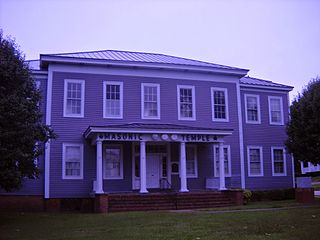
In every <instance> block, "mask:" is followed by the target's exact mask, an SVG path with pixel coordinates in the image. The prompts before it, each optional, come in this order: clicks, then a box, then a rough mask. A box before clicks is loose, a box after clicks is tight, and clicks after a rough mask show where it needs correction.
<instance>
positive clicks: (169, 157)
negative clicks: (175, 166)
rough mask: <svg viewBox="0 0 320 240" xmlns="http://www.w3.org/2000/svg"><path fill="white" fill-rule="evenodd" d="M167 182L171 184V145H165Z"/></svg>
mask: <svg viewBox="0 0 320 240" xmlns="http://www.w3.org/2000/svg"><path fill="white" fill-rule="evenodd" d="M167 180H168V182H169V183H170V185H171V184H172V182H171V180H172V176H171V144H170V143H167Z"/></svg>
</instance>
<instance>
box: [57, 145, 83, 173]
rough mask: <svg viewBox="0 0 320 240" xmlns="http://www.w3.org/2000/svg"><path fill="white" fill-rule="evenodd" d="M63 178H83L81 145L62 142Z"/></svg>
mask: <svg viewBox="0 0 320 240" xmlns="http://www.w3.org/2000/svg"><path fill="white" fill-rule="evenodd" d="M62 164H63V165H62V173H63V175H62V178H63V179H82V178H83V145H82V144H68V143H65V144H63V161H62Z"/></svg>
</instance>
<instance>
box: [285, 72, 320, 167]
mask: <svg viewBox="0 0 320 240" xmlns="http://www.w3.org/2000/svg"><path fill="white" fill-rule="evenodd" d="M290 110H291V120H290V122H289V123H288V125H287V134H288V140H287V142H286V146H287V148H288V150H289V152H291V153H292V154H293V156H294V158H295V160H296V161H302V162H311V163H313V164H319V163H320V78H319V77H317V78H316V79H313V80H312V81H310V83H309V84H308V85H307V87H306V88H305V89H304V90H303V91H302V94H298V96H297V97H296V98H295V99H294V101H293V103H292V105H291V107H290Z"/></svg>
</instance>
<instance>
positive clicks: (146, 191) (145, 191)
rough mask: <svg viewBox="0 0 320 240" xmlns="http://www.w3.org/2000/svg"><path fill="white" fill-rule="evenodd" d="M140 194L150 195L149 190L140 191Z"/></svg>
mask: <svg viewBox="0 0 320 240" xmlns="http://www.w3.org/2000/svg"><path fill="white" fill-rule="evenodd" d="M140 193H149V191H148V190H140Z"/></svg>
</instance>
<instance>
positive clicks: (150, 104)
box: [141, 83, 160, 119]
mask: <svg viewBox="0 0 320 240" xmlns="http://www.w3.org/2000/svg"><path fill="white" fill-rule="evenodd" d="M141 88H142V89H141V100H142V102H141V115H142V118H143V119H160V85H159V84H152V83H142V86H141Z"/></svg>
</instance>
